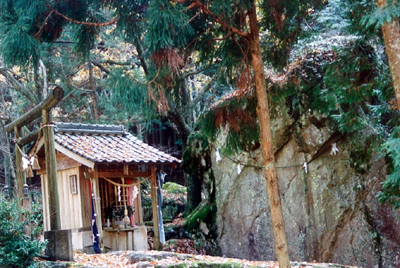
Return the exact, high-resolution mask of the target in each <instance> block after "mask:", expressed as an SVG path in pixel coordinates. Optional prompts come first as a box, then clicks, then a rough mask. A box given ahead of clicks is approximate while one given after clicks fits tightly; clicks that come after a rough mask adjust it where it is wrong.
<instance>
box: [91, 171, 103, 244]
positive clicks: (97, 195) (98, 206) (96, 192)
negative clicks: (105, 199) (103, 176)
mask: <svg viewBox="0 0 400 268" xmlns="http://www.w3.org/2000/svg"><path fill="white" fill-rule="evenodd" d="M92 193H93V194H94V200H93V201H94V210H95V213H96V222H97V231H98V233H99V236H100V237H99V248H100V250H101V245H102V244H103V223H102V221H101V202H100V192H99V167H98V165H97V164H96V165H95V166H94V176H93V188H92Z"/></svg>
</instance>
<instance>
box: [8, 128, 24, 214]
mask: <svg viewBox="0 0 400 268" xmlns="http://www.w3.org/2000/svg"><path fill="white" fill-rule="evenodd" d="M20 135H21V129H19V128H17V127H14V138H15V140H18V139H19V138H20V137H21V136H20ZM21 167H22V153H21V151H20V148H19V146H18V144H17V143H15V168H16V172H17V200H18V204H19V205H20V206H22V205H23V203H22V198H23V189H24V184H25V172H24V171H22V170H21ZM11 190H12V189H11Z"/></svg>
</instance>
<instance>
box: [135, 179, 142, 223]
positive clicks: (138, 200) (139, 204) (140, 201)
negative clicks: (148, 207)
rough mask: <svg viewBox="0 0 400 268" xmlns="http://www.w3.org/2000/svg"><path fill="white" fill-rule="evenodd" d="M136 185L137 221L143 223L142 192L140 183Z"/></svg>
mask: <svg viewBox="0 0 400 268" xmlns="http://www.w3.org/2000/svg"><path fill="white" fill-rule="evenodd" d="M138 181H139V180H138V179H136V182H138ZM137 187H138V188H139V189H138V190H139V194H138V196H137V206H136V207H137V210H138V216H137V222H138V223H139V224H143V209H142V193H141V189H140V187H141V186H140V184H139V183H138V184H137Z"/></svg>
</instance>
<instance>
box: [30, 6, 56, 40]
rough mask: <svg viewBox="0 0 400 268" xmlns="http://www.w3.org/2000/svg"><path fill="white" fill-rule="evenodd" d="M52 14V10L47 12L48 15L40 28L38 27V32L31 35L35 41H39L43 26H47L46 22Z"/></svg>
mask: <svg viewBox="0 0 400 268" xmlns="http://www.w3.org/2000/svg"><path fill="white" fill-rule="evenodd" d="M53 12H54V10H51V11H50V12H49V14H48V15H47V17H46V19H45V20H44V22H43V24H42V26H41V27H40V29H39V31H37V32H36V33H35V34H34V35H33V37H35V38H36V39H38V40H39V38H40V36H41V35H42V32H43V28H44V26H45V25H46V24H47V20H48V19H49V18H50V16H51V14H53Z"/></svg>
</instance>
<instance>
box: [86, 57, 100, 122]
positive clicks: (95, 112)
mask: <svg viewBox="0 0 400 268" xmlns="http://www.w3.org/2000/svg"><path fill="white" fill-rule="evenodd" d="M88 65H89V88H90V90H91V91H92V99H93V100H92V101H93V115H94V121H95V122H96V123H97V122H99V111H98V109H97V95H96V90H95V85H94V77H93V65H92V62H91V61H89V62H88Z"/></svg>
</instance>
